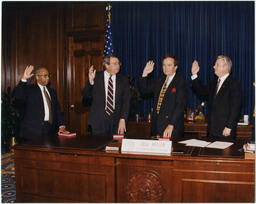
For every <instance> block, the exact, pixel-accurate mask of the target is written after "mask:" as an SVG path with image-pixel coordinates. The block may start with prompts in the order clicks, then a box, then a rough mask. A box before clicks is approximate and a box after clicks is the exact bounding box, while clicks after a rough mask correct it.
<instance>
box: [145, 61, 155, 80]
mask: <svg viewBox="0 0 256 204" xmlns="http://www.w3.org/2000/svg"><path fill="white" fill-rule="evenodd" d="M154 65H155V63H154V62H153V61H148V62H147V64H146V66H145V68H144V70H143V74H142V77H146V76H148V74H150V73H151V72H152V71H153V70H154Z"/></svg>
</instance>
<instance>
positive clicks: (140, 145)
mask: <svg viewBox="0 0 256 204" xmlns="http://www.w3.org/2000/svg"><path fill="white" fill-rule="evenodd" d="M171 151H172V141H159V140H141V139H123V141H122V148H121V152H122V153H126V154H148V155H167V156H169V155H171Z"/></svg>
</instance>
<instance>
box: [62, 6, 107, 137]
mask: <svg viewBox="0 0 256 204" xmlns="http://www.w3.org/2000/svg"><path fill="white" fill-rule="evenodd" d="M105 7H106V4H105V3H103V2H100V3H98V2H97V3H96V2H76V3H72V4H69V6H68V7H67V10H66V26H65V30H66V36H67V37H66V51H67V53H66V60H67V61H66V62H67V64H66V65H67V69H66V73H64V75H65V76H66V79H67V80H66V87H67V89H66V92H67V93H66V96H67V98H66V101H65V104H66V105H65V106H66V110H65V112H66V113H68V114H66V117H65V119H66V121H67V123H68V128H69V130H71V131H72V132H76V133H77V134H86V133H88V128H87V126H88V125H87V118H88V115H89V112H90V107H84V106H83V104H82V89H83V88H84V86H85V83H86V81H87V80H88V70H89V67H90V66H91V65H94V68H95V69H97V71H99V70H102V62H103V53H104V40H105V23H106V21H105Z"/></svg>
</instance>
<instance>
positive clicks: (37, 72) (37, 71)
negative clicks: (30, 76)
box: [35, 67, 48, 76]
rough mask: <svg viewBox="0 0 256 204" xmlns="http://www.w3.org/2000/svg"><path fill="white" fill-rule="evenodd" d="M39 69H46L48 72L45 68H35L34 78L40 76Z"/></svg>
mask: <svg viewBox="0 0 256 204" xmlns="http://www.w3.org/2000/svg"><path fill="white" fill-rule="evenodd" d="M41 69H46V70H47V71H48V69H47V68H46V67H38V68H36V70H35V75H36V76H37V75H39V74H40V71H41Z"/></svg>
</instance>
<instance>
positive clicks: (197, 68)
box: [191, 60, 200, 75]
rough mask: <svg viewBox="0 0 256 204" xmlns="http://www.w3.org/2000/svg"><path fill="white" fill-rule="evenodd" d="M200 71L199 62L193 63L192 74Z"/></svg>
mask: <svg viewBox="0 0 256 204" xmlns="http://www.w3.org/2000/svg"><path fill="white" fill-rule="evenodd" d="M199 70H200V67H199V64H198V61H196V60H194V62H193V63H192V68H191V73H192V74H193V75H194V74H197V73H198V72H199Z"/></svg>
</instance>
